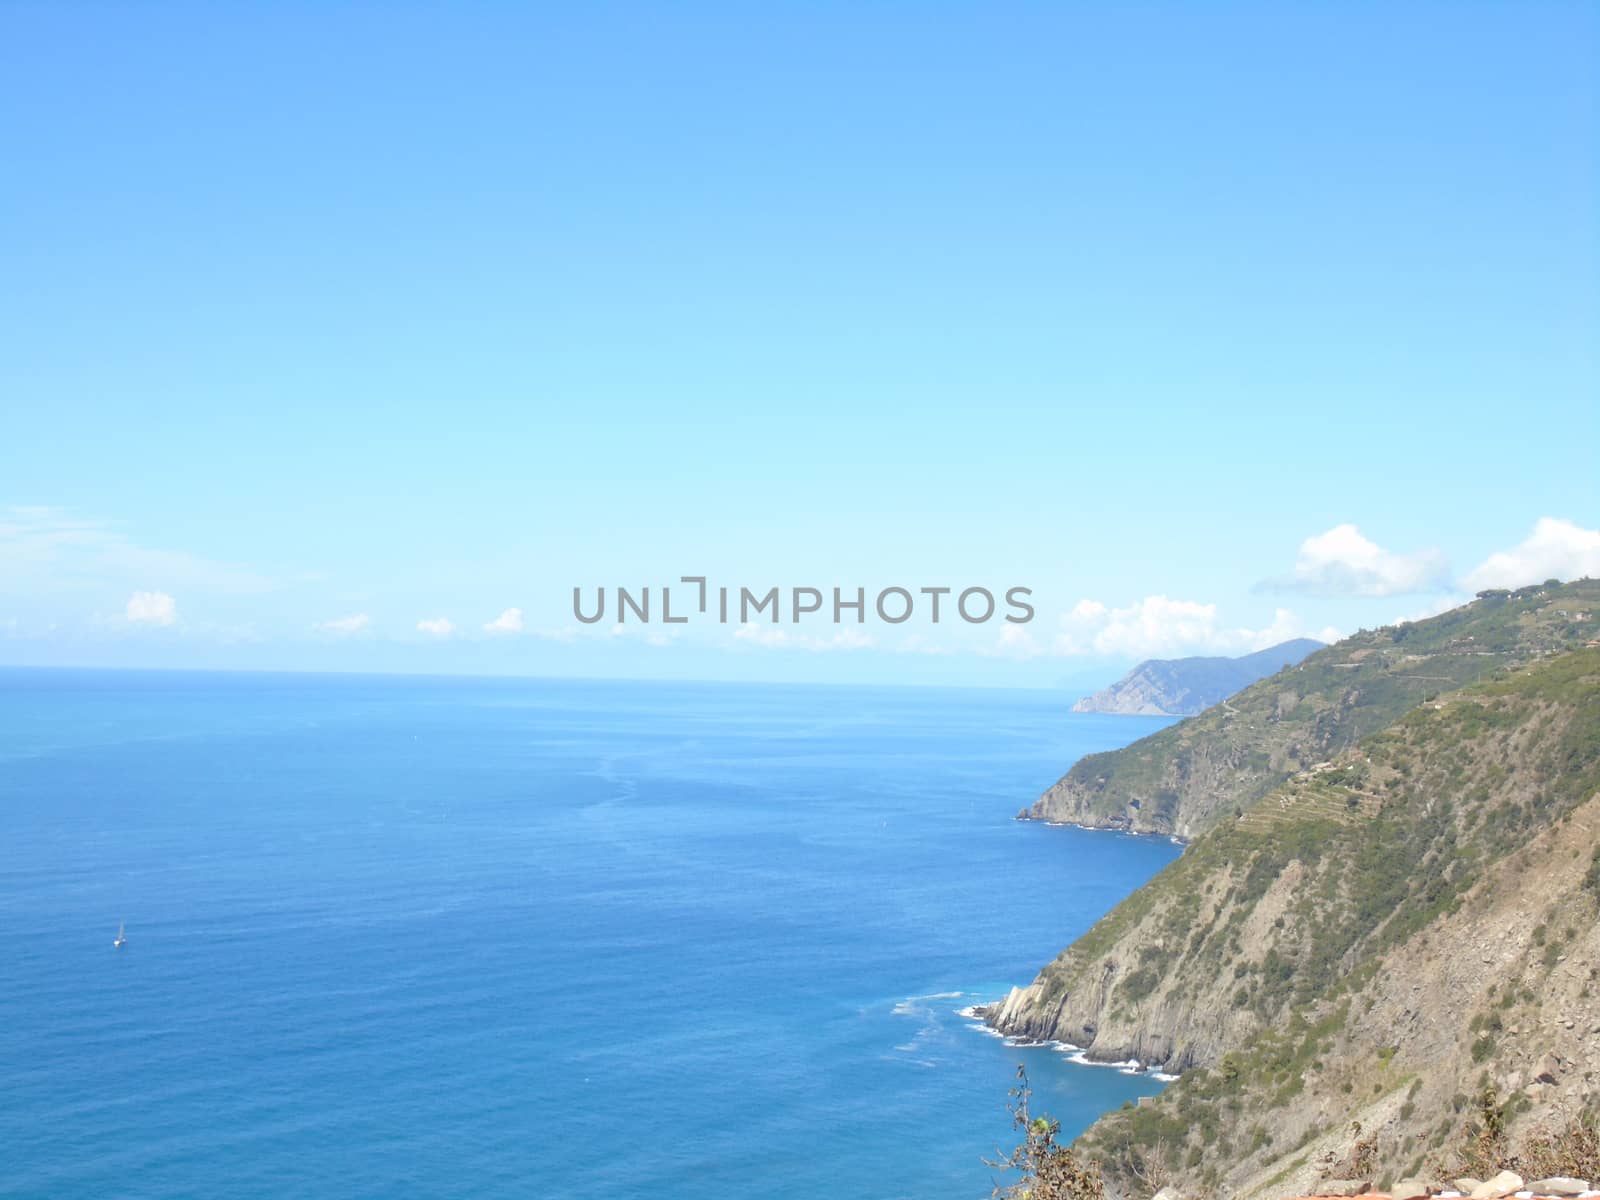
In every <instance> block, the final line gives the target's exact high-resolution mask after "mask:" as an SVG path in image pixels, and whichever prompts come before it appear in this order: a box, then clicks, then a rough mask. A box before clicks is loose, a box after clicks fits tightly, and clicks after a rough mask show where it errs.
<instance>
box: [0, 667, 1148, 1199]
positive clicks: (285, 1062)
mask: <svg viewBox="0 0 1600 1200" xmlns="http://www.w3.org/2000/svg"><path fill="white" fill-rule="evenodd" d="M1066 700H1067V697H1066V696H1065V694H1064V693H1062V692H1060V691H1042V690H1041V691H1020V690H1019V691H1005V690H976V689H974V690H938V689H924V688H906V689H887V688H852V687H822V686H779V685H761V686H757V685H745V684H711V683H706V684H687V683H660V682H648V683H647V682H619V681H606V682H575V681H539V680H494V679H445V678H396V677H371V676H365V677H361V676H311V675H293V674H271V673H260V674H226V673H206V672H137V671H116V672H98V671H66V670H63V671H42V670H22V669H12V670H4V671H0V1195H3V1196H7V1197H34V1196H38V1197H97V1198H98V1197H191V1196H192V1197H208V1198H220V1197H266V1196H284V1197H295V1198H300V1200H317V1198H321V1197H340V1198H348V1197H412V1196H416V1197H434V1196H465V1197H482V1198H498V1197H536V1198H537V1197H607V1198H612V1200H616V1198H632V1197H639V1198H643V1197H651V1198H679V1197H681V1198H683V1200H700V1198H705V1200H712V1198H715V1200H726V1198H727V1197H729V1196H754V1195H759V1196H762V1197H778V1198H788V1197H795V1198H800V1197H805V1198H808V1200H809V1198H813V1197H828V1198H829V1200H853V1198H860V1200H886V1198H897V1197H905V1198H907V1200H911V1198H915V1200H945V1198H948V1200H977V1198H978V1197H983V1196H987V1195H989V1194H990V1190H991V1188H992V1186H993V1184H994V1181H995V1180H996V1179H997V1178H1004V1177H1002V1176H999V1175H997V1173H996V1172H995V1171H994V1170H993V1169H991V1168H990V1167H988V1166H986V1165H985V1161H984V1160H985V1158H993V1157H995V1155H996V1152H997V1151H998V1150H1001V1149H1003V1148H1004V1147H1006V1146H1008V1145H1011V1144H1014V1141H1015V1136H1014V1131H1013V1130H1012V1128H1011V1125H1010V1118H1009V1115H1008V1113H1007V1108H1006V1105H1007V1092H1008V1089H1010V1088H1011V1087H1012V1085H1013V1082H1014V1077H1015V1074H1016V1071H1017V1068H1018V1067H1019V1065H1021V1066H1025V1067H1026V1069H1027V1072H1028V1076H1029V1079H1030V1081H1031V1084H1032V1087H1033V1089H1034V1097H1033V1104H1034V1110H1035V1112H1048V1113H1049V1114H1051V1115H1052V1116H1054V1117H1055V1118H1056V1119H1058V1120H1059V1121H1060V1122H1061V1123H1062V1126H1063V1131H1064V1133H1066V1134H1068V1135H1070V1134H1073V1133H1075V1132H1077V1131H1079V1130H1081V1129H1083V1128H1084V1127H1086V1126H1087V1125H1088V1124H1089V1123H1090V1122H1091V1121H1093V1120H1094V1118H1095V1117H1096V1116H1097V1115H1099V1114H1101V1113H1103V1112H1105V1111H1107V1110H1110V1109H1114V1108H1117V1107H1119V1106H1121V1105H1123V1104H1126V1103H1130V1102H1134V1101H1136V1100H1137V1098H1138V1097H1140V1096H1144V1095H1149V1094H1152V1093H1155V1092H1157V1091H1159V1090H1160V1088H1161V1087H1162V1086H1164V1085H1163V1082H1162V1080H1161V1079H1159V1078H1157V1077H1155V1076H1154V1075H1153V1074H1151V1073H1148V1072H1140V1073H1132V1072H1133V1069H1132V1068H1131V1067H1125V1068H1123V1069H1118V1068H1115V1067H1107V1066H1091V1065H1086V1064H1084V1063H1083V1062H1081V1061H1075V1058H1081V1056H1075V1055H1074V1054H1073V1053H1072V1051H1071V1049H1070V1048H1068V1047H1063V1046H1021V1045H1016V1044H1013V1043H1011V1042H1008V1041H1006V1040H1003V1039H1001V1038H999V1037H997V1036H994V1035H993V1034H992V1033H991V1032H989V1031H986V1030H984V1029H983V1028H982V1026H981V1024H980V1023H979V1022H977V1021H975V1020H973V1019H972V1016H971V1012H970V1009H971V1006H973V1005H975V1004H981V1003H983V1002H986V1001H990V1000H994V999H997V998H998V997H1000V996H1002V995H1003V994H1004V993H1005V991H1006V990H1007V989H1008V988H1009V987H1010V986H1012V985H1014V984H1025V983H1027V982H1028V981H1029V980H1031V979H1032V978H1033V976H1034V975H1035V973H1036V972H1037V971H1038V970H1039V968H1040V967H1041V966H1042V965H1044V964H1045V963H1046V962H1048V961H1049V960H1050V959H1051V958H1052V957H1053V956H1054V955H1055V954H1056V953H1057V952H1058V951H1059V950H1060V949H1061V948H1062V947H1063V946H1065V945H1066V944H1067V943H1068V942H1069V941H1071V940H1072V938H1073V937H1074V936H1075V935H1077V934H1079V933H1082V932H1083V931H1084V930H1085V929H1087V928H1088V927H1089V926H1090V925H1091V924H1092V923H1093V922H1094V921H1095V920H1096V919H1097V918H1098V917H1099V916H1100V915H1101V914H1103V913H1104V912H1105V911H1106V910H1108V909H1109V908H1111V907H1112V906H1113V905H1114V904H1115V903H1116V902H1117V901H1118V900H1120V899H1121V898H1122V897H1124V896H1126V895H1127V894H1128V893H1129V892H1131V891H1132V890H1133V889H1134V888H1136V887H1137V886H1139V885H1140V884H1141V883H1143V882H1144V881H1145V880H1147V879H1148V878H1150V877H1151V876H1152V875H1154V874H1155V873H1156V872H1157V871H1159V870H1161V868H1162V867H1163V866H1165V865H1166V864H1167V863H1168V862H1169V861H1171V860H1172V859H1173V858H1174V857H1175V855H1176V854H1177V847H1175V846H1173V845H1171V844H1169V843H1168V842H1167V841H1165V840H1162V839H1157V838H1137V837H1129V836H1123V835H1118V834H1113V833H1105V832H1091V831H1085V830H1080V829H1075V828H1068V827H1050V826H1046V825H1043V824H1039V823H1034V822H1019V821H1017V820H1015V819H1014V816H1015V814H1016V812H1017V810H1018V809H1019V808H1021V807H1022V806H1024V805H1025V804H1027V803H1030V802H1031V801H1032V800H1033V799H1034V798H1035V797H1036V796H1037V795H1038V793H1039V792H1040V791H1041V790H1042V789H1043V788H1045V787H1046V786H1048V785H1049V784H1050V783H1051V782H1053V781H1054V780H1055V779H1056V778H1057V777H1058V776H1059V775H1060V773H1061V772H1062V771H1063V770H1064V769H1065V768H1066V767H1068V766H1069V765H1071V763H1072V762H1073V761H1074V760H1075V759H1077V758H1078V757H1079V756H1081V755H1083V754H1086V753H1089V752H1091V751H1097V750H1105V749H1109V748H1112V747H1116V746H1119V745H1122V744H1124V743H1127V742H1129V741H1132V740H1134V739H1135V738H1137V737H1140V736H1143V735H1144V734H1147V733H1149V732H1151V731H1153V730H1154V729H1157V728H1159V727H1160V726H1161V725H1162V724H1164V723H1165V722H1164V721H1163V720H1161V719H1155V718H1137V717H1109V716H1094V715H1078V714H1072V713H1069V712H1068V711H1067V708H1068V705H1067V703H1066ZM123 923H125V926H126V943H125V945H123V946H122V947H120V948H115V947H113V945H112V942H113V939H114V938H115V937H116V935H117V931H118V928H119V925H121V924H123Z"/></svg>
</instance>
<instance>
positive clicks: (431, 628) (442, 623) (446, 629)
mask: <svg viewBox="0 0 1600 1200" xmlns="http://www.w3.org/2000/svg"><path fill="white" fill-rule="evenodd" d="M417 630H418V632H420V633H427V634H432V635H433V636H434V637H449V636H450V635H451V634H452V633H454V632H455V631H456V623H455V622H454V621H452V620H451V619H450V618H449V617H424V618H423V619H422V620H420V621H418V622H417Z"/></svg>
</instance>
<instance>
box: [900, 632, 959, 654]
mask: <svg viewBox="0 0 1600 1200" xmlns="http://www.w3.org/2000/svg"><path fill="white" fill-rule="evenodd" d="M895 649H896V650H897V651H898V652H899V653H901V654H932V655H940V656H944V655H949V654H953V653H954V651H953V650H951V649H950V647H949V646H946V645H945V644H944V643H942V642H935V641H931V640H929V639H928V638H925V637H923V636H922V635H921V634H920V633H913V634H908V635H907V636H906V638H905V640H904V641H902V642H901V643H900V644H899V645H898V646H896V647H895Z"/></svg>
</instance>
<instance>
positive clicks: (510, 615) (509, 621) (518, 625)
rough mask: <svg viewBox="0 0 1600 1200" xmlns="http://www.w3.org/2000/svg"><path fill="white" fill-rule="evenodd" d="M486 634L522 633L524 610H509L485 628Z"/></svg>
mask: <svg viewBox="0 0 1600 1200" xmlns="http://www.w3.org/2000/svg"><path fill="white" fill-rule="evenodd" d="M483 631H484V632H485V633H521V632H522V610H521V609H520V608H508V609H506V610H505V612H503V613H501V614H500V615H499V616H498V617H496V618H495V619H494V620H492V621H490V622H489V623H488V624H487V625H485V626H484V627H483Z"/></svg>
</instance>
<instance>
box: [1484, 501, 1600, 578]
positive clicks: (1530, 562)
mask: <svg viewBox="0 0 1600 1200" xmlns="http://www.w3.org/2000/svg"><path fill="white" fill-rule="evenodd" d="M1596 576H1600V529H1585V528H1583V527H1582V526H1581V525H1575V524H1574V523H1573V522H1571V521H1564V520H1562V519H1560V518H1559V517H1541V518H1539V521H1538V522H1537V523H1536V524H1535V525H1534V527H1533V532H1532V533H1531V534H1529V535H1528V536H1527V538H1525V539H1524V540H1523V541H1522V542H1521V543H1520V544H1518V545H1516V546H1513V547H1512V548H1511V549H1510V550H1502V551H1500V552H1499V553H1497V554H1491V555H1490V556H1489V557H1488V558H1486V559H1484V560H1483V561H1482V562H1481V563H1479V564H1478V565H1477V566H1476V567H1474V568H1473V569H1472V571H1471V572H1469V573H1468V575H1467V577H1466V580H1465V581H1464V582H1465V583H1466V585H1467V587H1469V588H1471V589H1472V590H1473V591H1479V590H1481V589H1483V588H1516V587H1523V586H1525V585H1527V584H1530V583H1543V582H1544V581H1545V580H1546V579H1584V578H1593V577H1596Z"/></svg>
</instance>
